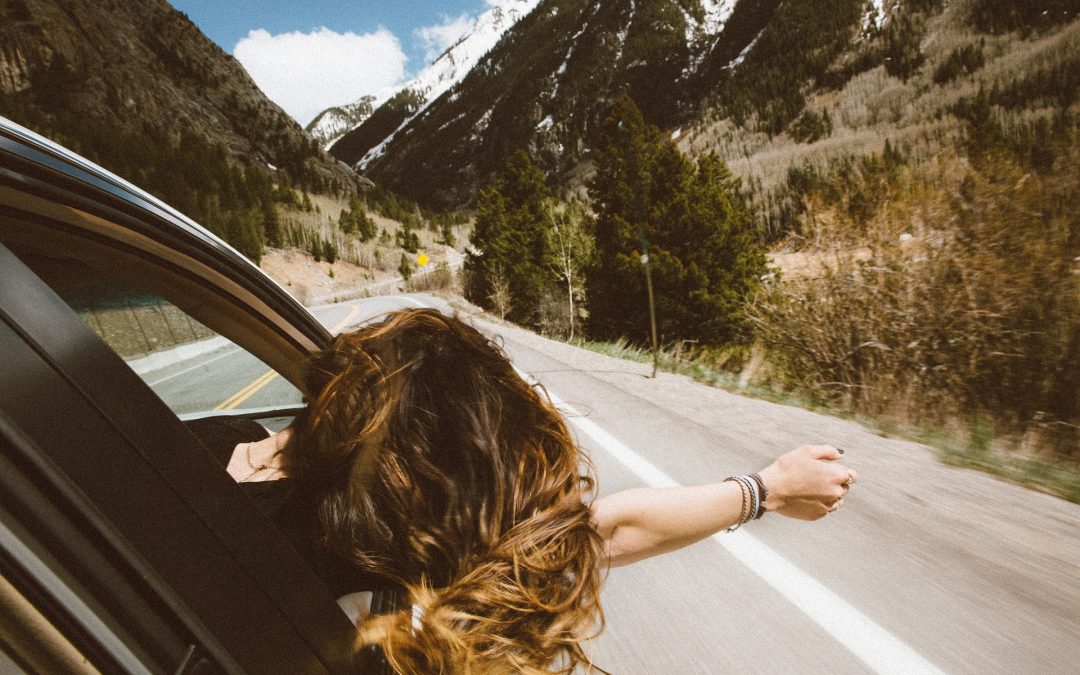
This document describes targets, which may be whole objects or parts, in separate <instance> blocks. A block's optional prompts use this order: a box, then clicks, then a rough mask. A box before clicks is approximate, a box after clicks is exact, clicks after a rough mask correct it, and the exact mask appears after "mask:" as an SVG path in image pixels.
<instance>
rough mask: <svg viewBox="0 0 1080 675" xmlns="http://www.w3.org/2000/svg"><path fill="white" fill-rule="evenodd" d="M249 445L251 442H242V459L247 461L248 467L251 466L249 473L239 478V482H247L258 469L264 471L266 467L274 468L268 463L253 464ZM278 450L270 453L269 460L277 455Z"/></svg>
mask: <svg viewBox="0 0 1080 675" xmlns="http://www.w3.org/2000/svg"><path fill="white" fill-rule="evenodd" d="M251 446H252V444H251V443H245V444H244V459H245V460H246V461H247V465H248V467H249V468H251V473H249V474H248V475H246V476H244V477H243V478H242V479H240V482H241V483H246V482H248V481H249V480H251V478H252V476H254V475H255V474H257V473H259V472H260V471H266V470H267V469H270V468H275V467H272V466H271V465H270V464H260V465H258V466H255V464H254V463H253V462H252V461H251ZM279 452H281V451H280V450H278V451H277V452H275V453H274V454H272V455H270V460H273V459H274V458H275V457H277V456H278V453H279Z"/></svg>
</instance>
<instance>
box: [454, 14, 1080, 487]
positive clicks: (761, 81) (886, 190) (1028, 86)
mask: <svg viewBox="0 0 1080 675" xmlns="http://www.w3.org/2000/svg"><path fill="white" fill-rule="evenodd" d="M543 8H544V5H541V7H540V9H543ZM639 11H640V10H639ZM1078 12H1080V8H1077V7H1076V6H1075V5H1074V4H1073V3H1068V2H1061V1H1059V0H1045V1H1042V2H1034V3H1030V5H1029V4H1027V3H1024V4H1023V5H1020V4H1016V3H1004V2H998V1H997V0H953V1H952V2H944V1H943V0H909V1H907V2H886V3H873V4H872V3H864V2H846V1H844V0H837V1H836V2H828V3H817V2H784V3H771V4H770V3H764V2H763V3H753V4H750V3H738V4H736V6H735V8H734V11H733V12H732V14H731V16H730V17H729V18H728V19H727V22H726V24H725V27H724V30H723V32H722V33H721V36H723V35H725V34H727V35H728V36H729V37H731V39H732V42H730V43H727V46H725V43H723V42H722V41H721V40H718V41H717V42H716V44H715V45H714V46H713V49H712V51H711V52H710V53H709V55H708V56H707V57H706V58H705V60H704V61H703V62H702V63H703V66H702V67H701V68H700V69H699V70H698V71H697V72H696V75H695V77H696V79H695V78H687V79H686V84H687V87H694V86H697V87H700V92H699V93H700V101H699V103H698V104H697V106H698V107H696V108H693V107H685V106H684V103H685V102H686V101H687V100H688V99H681V101H682V102H679V103H677V104H676V103H675V102H673V101H679V100H680V99H678V96H677V94H678V93H679V91H680V90H679V89H678V88H677V87H676V88H674V89H673V91H672V98H670V99H665V100H662V101H659V102H657V101H656V100H655V99H648V100H645V101H644V102H642V101H638V100H636V99H635V98H634V96H633V95H632V94H631V95H630V96H628V97H627V100H628V101H631V102H633V103H635V104H638V105H636V106H634V108H638V109H640V110H641V113H640V116H635V115H637V113H634V114H628V113H627V112H626V111H627V110H629V108H627V107H626V105H624V104H621V103H620V104H614V105H612V104H608V105H607V107H606V108H604V109H605V111H606V112H605V114H607V115H609V117H607V118H606V119H607V120H608V122H607V123H599V124H597V125H596V126H595V129H594V130H593V132H592V135H591V136H588V138H589V139H590V141H589V142H590V145H589V146H588V148H587V150H586V151H585V152H583V153H582V154H581V155H580V156H579V161H580V159H581V158H582V157H587V160H586V161H585V163H583V164H578V165H577V168H576V169H574V170H566V171H559V170H557V169H555V168H553V164H552V163H551V161H549V157H548V155H546V154H545V146H543V145H542V144H540V143H537V142H525V147H526V148H527V150H528V155H529V157H530V158H531V161H533V162H535V165H536V166H537V167H540V169H544V170H546V171H545V173H546V181H544V180H539V181H538V180H537V179H535V178H533V179H531V180H530V181H526V183H536V184H540V185H543V186H544V189H545V190H547V192H546V193H545V194H547V195H558V194H566V193H565V192H562V193H560V190H565V189H567V188H569V189H570V190H571V191H574V192H576V194H578V195H582V194H583V192H582V191H580V190H576V189H575V188H576V187H577V186H581V183H584V187H585V188H586V191H587V195H588V200H587V201H586V203H585V206H586V208H585V210H584V211H583V215H582V216H581V218H582V219H583V222H584V226H583V227H582V228H577V229H582V230H584V231H585V232H587V242H586V244H585V245H579V246H578V250H579V251H581V252H582V255H581V258H580V260H579V267H580V270H578V274H577V276H576V277H575V278H578V279H579V280H580V279H582V278H583V279H584V281H585V283H584V284H582V285H579V286H575V287H574V288H571V289H568V288H567V286H568V284H566V279H567V277H568V275H567V273H566V272H565V271H564V270H566V269H568V268H567V266H566V265H562V264H557V262H558V261H561V260H562V258H561V257H560V256H559V255H556V254H558V253H560V250H561V249H559V248H553V247H552V246H551V245H550V236H549V238H548V241H549V244H548V246H547V248H544V247H543V246H540V245H537V247H536V250H540V251H543V256H547V257H546V258H545V257H543V256H541V255H540V254H534V255H533V259H534V260H544V261H547V262H545V263H544V264H543V265H541V266H540V267H539V268H537V269H539V270H540V271H539V272H537V273H536V274H546V279H547V280H548V281H547V282H546V283H547V284H548V286H546V287H545V288H547V290H546V291H545V293H546V295H544V294H541V296H542V297H546V298H548V299H547V300H546V301H544V300H542V301H540V302H539V303H536V302H535V301H534V300H532V299H530V298H535V297H537V291H536V289H537V288H539V287H540V285H538V284H537V283H535V282H531V283H529V282H527V281H523V280H522V279H516V278H515V275H517V274H518V273H519V272H520V271H521V269H523V268H521V267H516V268H515V267H511V266H510V265H509V262H508V261H511V260H520V259H522V258H523V257H527V256H528V253H527V249H528V244H527V242H530V241H531V242H542V241H544V238H543V236H542V232H543V231H544V230H547V231H548V232H549V233H551V232H555V231H556V230H559V229H560V228H561V229H566V228H565V222H566V219H565V217H564V218H563V219H562V220H560V219H559V218H558V217H555V216H553V215H552V214H553V213H575V212H576V211H574V209H573V208H571V207H572V206H573V202H571V203H570V204H569V205H562V206H560V205H558V203H557V200H556V203H555V204H554V205H551V206H548V207H547V208H546V209H538V210H536V212H537V214H538V215H536V216H535V217H533V221H535V222H539V223H541V224H540V225H534V226H530V225H528V224H527V223H528V222H530V218H529V216H528V215H527V214H528V213H529V211H530V208H532V207H529V206H528V203H529V201H528V200H516V201H515V199H513V198H512V197H510V196H509V195H512V194H514V193H515V191H517V190H518V187H516V186H517V185H518V184H519V183H521V179H520V176H521V175H523V174H522V169H521V166H522V160H520V159H517V160H513V161H512V162H511V163H510V164H508V165H506V168H505V169H504V170H502V171H498V172H496V174H495V175H496V176H499V178H497V180H496V182H495V184H494V187H493V189H492V190H489V191H481V193H480V195H481V196H480V199H479V202H478V204H479V206H478V210H479V216H478V221H477V232H476V234H477V237H476V239H475V242H474V243H476V244H477V246H478V248H479V251H478V252H477V253H475V254H474V259H473V262H472V263H471V268H470V269H471V270H472V272H473V273H474V274H477V275H479V278H480V279H481V282H480V283H478V282H476V280H475V279H474V280H473V282H472V284H471V285H470V286H469V287H468V288H470V289H471V292H472V297H473V299H474V300H475V301H477V302H480V303H481V304H485V305H487V306H491V307H494V308H496V309H497V310H498V311H500V313H507V314H508V315H509V316H510V317H511V318H516V319H518V320H521V321H524V322H526V323H532V324H534V325H538V326H539V327H541V328H542V329H545V330H550V331H553V332H560V331H561V332H563V333H564V334H565V333H566V331H567V326H566V323H567V322H566V321H562V322H559V321H557V320H554V319H552V318H551V317H552V316H553V314H552V312H551V311H550V310H545V309H544V308H545V307H548V306H550V305H551V304H552V303H554V302H555V301H556V300H555V299H556V298H557V297H558V294H559V291H557V289H559V288H560V284H562V286H561V289H562V290H561V294H562V297H563V300H562V306H563V307H564V308H565V310H564V311H570V312H572V314H571V316H572V317H573V318H576V319H577V320H579V321H581V323H583V325H584V326H585V328H586V329H587V331H588V334H589V335H590V336H592V337H595V338H603V339H607V340H612V339H616V338H618V339H621V340H623V341H628V342H629V343H630V344H631V345H637V346H640V347H645V346H647V345H649V343H650V342H651V336H650V331H651V328H650V318H649V311H648V307H649V304H650V303H649V299H648V296H649V295H650V292H651V294H652V295H653V296H655V302H654V304H655V307H656V316H657V318H656V323H657V326H658V328H657V330H658V341H659V343H660V344H661V346H662V348H663V349H666V350H667V353H669V354H676V353H678V354H679V355H680V357H679V362H678V363H675V364H673V365H674V367H680V368H683V367H687V366H686V364H687V363H688V362H689V363H693V364H694V365H693V370H692V372H695V373H699V374H701V373H714V374H713V375H708V377H709V378H710V379H716V380H718V381H729V382H731V383H733V384H734V383H738V386H741V387H748V386H749V387H758V388H760V389H759V390H762V391H772V392H780V391H783V392H788V394H787V395H794V396H798V397H800V399H801V400H804V401H808V402H811V403H812V404H814V405H823V406H827V407H833V408H839V409H843V410H848V411H852V412H857V413H865V414H869V415H872V416H873V417H874V418H875V419H878V420H885V421H886V422H883V423H887V424H893V425H895V424H901V425H913V426H914V428H917V429H929V430H935V431H933V432H932V433H934V434H940V436H938V437H940V438H948V439H954V440H950V441H948V443H946V445H948V447H949V448H951V450H950V452H952V453H955V454H953V455H950V456H952V457H953V458H954V459H955V460H956V461H962V462H966V463H971V464H975V465H979V466H985V467H995V468H996V469H995V470H999V471H1002V472H1005V473H1007V474H1009V475H1012V476H1014V477H1017V478H1019V479H1021V480H1031V481H1034V482H1036V483H1045V482H1046V481H1049V482H1050V483H1051V484H1052V485H1055V486H1056V487H1052V488H1051V489H1055V490H1057V491H1059V492H1062V493H1063V494H1069V495H1073V496H1074V497H1075V496H1077V495H1078V494H1080V492H1078V491H1077V490H1076V489H1075V484H1074V483H1075V475H1076V471H1077V468H1078V464H1080V215H1078V213H1077V211H1076V208H1075V195H1076V194H1078V193H1080V164H1078V160H1080V156H1078V154H1077V147H1078V144H1077V141H1078V128H1077V120H1078V117H1077V113H1078V107H1077V103H1078V102H1077V92H1078V91H1080V86H1078V85H1080V81H1078V79H1077V78H1078V73H1080V21H1078V20H1077V18H1078ZM540 20H541V19H540V18H537V19H536V21H540ZM736 35H737V36H739V37H738V39H735V38H734V37H733V36H736ZM736 46H738V48H737V49H736ZM725 49H726V50H727V51H724V50H725ZM683 91H688V89H687V90H683ZM466 94H467V92H466V91H463V92H462V98H464V97H465V96H466ZM638 95H639V96H640V95H641V94H640V93H639V94H638ZM539 100H540V101H541V102H540V103H539V104H538V105H539V106H543V105H544V102H543V101H544V99H543V98H542V97H541V98H540V99H539ZM665 107H666V108H665ZM661 109H666V110H671V111H674V112H671V113H670V116H667V114H666V113H663V112H657V111H658V110H661ZM620 110H622V112H620ZM691 110H697V113H691V112H689V111H691ZM647 111H648V112H647ZM650 117H651V119H652V120H656V119H660V120H668V124H669V126H668V128H667V129H666V130H665V131H663V132H661V131H659V130H658V129H654V128H653V129H652V130H650V128H652V127H651V125H650ZM611 124H614V125H615V126H614V127H611V126H610V125H611ZM672 127H674V128H672ZM605 129H607V131H605ZM635 129H636V130H638V131H631V130H635ZM613 130H615V131H613ZM521 133H522V134H523V135H524V136H528V134H526V133H525V132H521ZM613 133H614V135H613ZM627 133H630V134H631V136H634V137H635V138H636V140H635V141H633V142H632V143H629V145H627V144H626V143H627V141H625V139H624V141H622V143H623V145H622V149H621V150H619V149H616V148H618V147H620V146H619V142H618V141H616V140H615V139H617V138H619V137H622V136H623V135H624V134H627ZM533 138H534V139H535V137H533ZM668 138H673V139H676V140H675V142H676V143H677V145H678V149H679V150H681V152H677V151H675V150H674V147H675V146H674V145H671V146H670V148H668V149H665V147H667V146H668V145H670V143H671V142H670V141H668V140H666V139H668ZM646 148H650V149H646ZM462 152H463V153H464V151H462ZM570 154H572V153H566V155H564V156H567V155H570ZM680 157H682V159H679V158H680ZM711 158H715V159H711ZM454 161H456V160H454V159H451V160H450V166H451V168H452V167H453V162H454ZM461 161H462V162H464V161H465V160H464V159H462V160H461ZM725 164H726V165H727V167H730V171H731V173H730V174H728V173H727V171H728V169H727V168H726V167H725ZM680 167H682V168H680ZM691 167H694V168H693V169H691ZM695 174H696V179H694V178H693V177H694V175H695ZM706 175H712V176H715V178H714V179H711V180H706V179H705V178H704V176H706ZM508 176H509V177H510V178H507V177H508ZM514 176H517V178H513V177H514ZM616 177H617V179H616ZM508 180H509V183H508V182H507V181H508ZM695 180H696V182H697V183H698V185H699V186H700V187H697V188H694V187H692V186H693V185H694V183H695ZM575 181H581V182H575ZM701 190H704V192H702V191H701ZM709 195H712V196H709ZM635 204H636V205H637V206H635ZM706 205H714V206H711V207H708V208H707V207H706ZM710 208H711V209H712V210H709V209H710ZM492 223H498V226H497V227H496V226H495V225H492ZM545 223H546V224H545ZM704 223H707V226H705V227H703V224H704ZM558 224H562V225H560V227H556V225H558ZM530 227H533V228H536V227H538V228H539V230H536V231H537V232H540V234H527V233H528V232H532V231H533V230H532V229H530ZM571 229H574V228H571ZM489 231H519V232H521V233H522V234H521V235H520V236H519V237H518V238H516V239H515V238H513V237H506V236H504V237H503V238H502V239H494V238H492V237H491V236H490V235H489V234H487V233H488V232H489ZM507 242H511V243H513V242H518V244H517V248H514V246H510V248H509V250H512V251H513V254H512V255H507V254H506V250H508V249H507V246H508V244H507ZM761 247H767V248H768V250H769V251H770V252H769V261H770V270H769V272H768V273H765V272H764V268H763V267H761V266H758V263H756V262H754V261H755V260H756V259H757V258H756V256H757V255H759V253H757V252H756V251H761V250H762V248H761ZM646 253H647V254H648V255H647V256H646V255H645V254H646ZM553 255H554V260H556V261H557V262H551V260H552V256H553ZM646 259H647V260H648V265H644V264H642V263H643V261H645V260H646ZM485 260H488V261H490V262H492V263H494V264H491V265H488V266H487V267H485V264H486V263H485ZM500 261H501V262H500ZM569 269H573V267H572V266H571V268H569ZM508 270H509V271H508ZM649 285H651V286H652V288H651V289H649V288H647V286H649ZM568 291H569V293H568ZM545 303H546V304H545ZM522 304H523V305H524V306H526V307H538V308H540V309H539V311H538V312H536V311H534V312H533V313H529V312H523V311H522V310H521V308H520V307H519V305H522ZM680 363H681V364H682V365H679V364H680ZM702 376H706V375H702ZM925 433H931V432H925ZM1044 462H1050V463H1051V464H1052V465H1054V466H1055V467H1063V466H1064V467H1071V468H1068V469H1066V470H1065V473H1063V474H1058V473H1055V472H1057V471H1059V470H1060V469H1059V468H1055V469H1046V468H1045V464H1044ZM1040 467H1042V468H1040ZM1052 476H1063V477H1062V478H1050V477H1052ZM1069 476H1073V478H1069ZM1070 484H1071V485H1073V487H1069V485H1070Z"/></svg>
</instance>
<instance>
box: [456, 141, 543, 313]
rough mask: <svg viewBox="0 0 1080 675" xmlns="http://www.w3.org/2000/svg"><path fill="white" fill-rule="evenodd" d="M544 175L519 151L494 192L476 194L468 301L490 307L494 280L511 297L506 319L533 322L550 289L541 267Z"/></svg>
mask: <svg viewBox="0 0 1080 675" xmlns="http://www.w3.org/2000/svg"><path fill="white" fill-rule="evenodd" d="M550 196H551V195H550V191H549V189H548V187H547V183H546V179H545V176H544V172H543V171H541V170H540V168H539V167H537V166H536V164H534V163H533V161H532V159H530V158H529V155H528V154H526V153H525V152H524V151H522V150H519V151H518V152H516V153H514V154H513V155H512V156H511V157H510V159H509V161H508V162H507V164H506V168H505V170H504V172H503V174H502V176H501V177H500V178H499V180H498V181H497V182H496V185H495V186H494V187H493V188H490V189H488V190H485V191H483V192H482V193H481V195H480V199H479V201H478V203H477V217H476V225H475V227H474V229H473V234H472V237H471V238H470V239H471V242H472V245H473V248H474V251H472V252H470V253H469V255H468V257H467V258H466V270H467V271H468V274H469V279H470V282H469V287H468V288H467V289H466V292H467V294H468V297H469V298H470V299H471V300H472V301H473V302H477V303H479V304H480V305H482V306H485V307H490V306H491V301H490V298H491V296H492V291H493V288H492V287H493V283H494V281H495V276H496V275H497V274H498V275H499V276H501V277H502V278H503V279H504V280H505V282H506V285H507V287H508V288H509V293H510V303H509V304H510V310H509V313H508V315H507V316H508V318H509V319H510V320H511V321H516V322H519V323H525V324H535V323H536V322H537V319H538V313H539V309H540V302H541V300H542V298H543V295H544V293H545V291H546V290H547V287H548V285H549V281H550V279H549V275H548V274H547V272H546V271H545V269H544V264H545V261H546V260H547V258H548V253H547V252H548V246H547V236H546V230H547V220H548V215H547V208H548V207H547V202H548V200H549V199H550Z"/></svg>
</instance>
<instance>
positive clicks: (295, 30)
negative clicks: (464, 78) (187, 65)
mask: <svg viewBox="0 0 1080 675" xmlns="http://www.w3.org/2000/svg"><path fill="white" fill-rule="evenodd" d="M170 2H171V4H172V6H173V7H175V8H176V9H178V10H180V11H182V12H184V13H186V14H187V15H188V17H189V18H190V19H191V20H192V21H193V22H194V23H195V25H196V26H198V27H199V29H200V30H202V32H203V33H205V34H206V35H207V36H208V37H209V38H210V39H211V40H213V41H214V42H216V43H218V45H220V46H221V48H222V49H224V50H225V51H226V52H228V53H230V54H232V55H233V56H235V57H236V58H237V60H239V61H240V63H241V64H243V65H244V67H245V68H246V69H247V71H248V73H249V74H251V76H252V79H254V80H255V83H256V84H258V85H259V87H260V88H261V89H262V90H263V91H264V92H265V93H266V94H267V95H268V96H269V97H270V98H271V99H272V100H273V101H274V102H275V103H277V104H278V105H280V106H281V107H282V108H284V109H285V111H286V112H287V113H289V114H290V115H292V116H293V117H294V118H295V119H296V120H297V121H298V122H300V123H301V124H307V122H308V121H310V120H311V118H312V117H314V116H315V115H316V114H317V113H318V112H320V111H321V110H324V109H325V108H327V107H329V106H331V105H337V104H342V103H349V102H352V101H354V100H356V99H358V98H359V97H360V96H363V95H365V94H377V93H379V92H381V91H385V90H387V89H392V88H396V85H400V84H402V83H404V82H405V81H407V80H408V79H409V77H411V76H412V75H415V74H416V73H417V72H418V71H420V70H421V69H422V68H423V67H424V66H426V65H427V64H428V63H429V62H430V61H431V60H432V58H434V57H435V56H438V54H439V53H441V51H442V50H443V49H445V48H446V47H447V46H449V44H452V43H453V41H454V40H456V39H457V37H459V36H460V35H461V34H462V32H463V31H464V30H465V28H466V27H467V26H468V25H469V24H470V23H471V20H472V19H474V18H475V17H476V16H478V15H479V14H481V13H483V12H484V11H486V10H487V9H489V8H490V5H491V4H495V3H497V2H499V0H407V1H404V2H403V1H401V0H397V1H395V0H376V1H369V0H353V1H352V2H347V1H344V0H302V1H300V2H286V1H285V0H170Z"/></svg>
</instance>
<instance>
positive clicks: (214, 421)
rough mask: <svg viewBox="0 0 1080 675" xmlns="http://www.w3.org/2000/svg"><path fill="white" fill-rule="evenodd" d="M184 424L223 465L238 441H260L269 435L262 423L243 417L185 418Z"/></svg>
mask: <svg viewBox="0 0 1080 675" xmlns="http://www.w3.org/2000/svg"><path fill="white" fill-rule="evenodd" d="M184 425H185V426H186V427H187V428H188V431H190V432H191V433H192V434H193V435H194V436H195V438H197V439H199V441H201V442H202V444H203V445H204V446H206V449H207V450H209V451H210V452H211V454H213V455H214V457H215V458H216V459H217V460H218V462H220V463H221V465H222V466H225V465H227V464H228V463H229V457H230V456H231V455H232V452H233V448H235V447H236V446H237V444H239V443H253V442H255V441H261V440H262V439H264V438H266V437H267V436H269V435H270V432H268V431H267V430H266V428H265V427H263V425H261V424H259V423H258V422H256V421H254V420H249V419H247V418H244V417H232V416H229V415H220V416H216V417H203V418H200V419H195V420H187V421H185V422H184Z"/></svg>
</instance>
